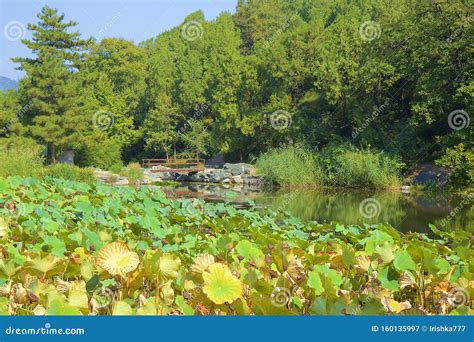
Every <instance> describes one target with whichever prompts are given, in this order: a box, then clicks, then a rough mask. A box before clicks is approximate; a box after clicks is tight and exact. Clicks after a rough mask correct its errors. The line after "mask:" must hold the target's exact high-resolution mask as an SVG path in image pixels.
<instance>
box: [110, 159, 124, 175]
mask: <svg viewBox="0 0 474 342" xmlns="http://www.w3.org/2000/svg"><path fill="white" fill-rule="evenodd" d="M122 169H123V163H122V162H118V163H115V164H112V165H111V166H110V167H109V171H110V172H112V173H116V174H119V173H120V172H121V171H122Z"/></svg>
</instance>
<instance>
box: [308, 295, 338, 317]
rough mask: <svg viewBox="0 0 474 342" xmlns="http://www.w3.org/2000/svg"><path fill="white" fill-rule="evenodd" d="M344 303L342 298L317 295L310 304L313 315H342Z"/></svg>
mask: <svg viewBox="0 0 474 342" xmlns="http://www.w3.org/2000/svg"><path fill="white" fill-rule="evenodd" d="M345 308H346V303H345V302H344V301H343V300H342V299H327V298H324V297H318V298H316V299H315V300H314V302H313V304H312V305H311V308H310V310H311V313H312V314H314V315H342V314H343V310H344V309H345Z"/></svg>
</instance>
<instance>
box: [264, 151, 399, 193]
mask: <svg viewBox="0 0 474 342" xmlns="http://www.w3.org/2000/svg"><path fill="white" fill-rule="evenodd" d="M257 167H258V168H259V172H260V173H262V174H264V175H266V176H267V177H268V178H269V179H270V180H272V181H274V182H276V183H278V184H280V185H283V186H303V187H306V186H308V185H309V186H321V185H327V186H340V187H361V188H373V189H388V188H397V187H398V186H399V185H400V178H401V176H400V175H401V169H402V167H403V163H401V162H399V161H398V160H397V159H396V158H392V157H389V156H388V155H385V154H383V153H375V152H373V151H370V150H356V149H354V148H352V147H350V146H343V145H338V146H337V147H334V146H332V145H330V146H328V147H327V148H325V149H323V150H322V151H320V152H318V151H312V150H310V149H308V148H307V147H303V146H301V145H285V146H283V147H280V148H277V149H272V150H269V151H268V152H266V153H264V154H262V155H261V156H260V157H259V158H258V159H257Z"/></svg>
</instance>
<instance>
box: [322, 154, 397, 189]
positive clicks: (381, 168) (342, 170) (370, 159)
mask: <svg viewBox="0 0 474 342" xmlns="http://www.w3.org/2000/svg"><path fill="white" fill-rule="evenodd" d="M335 161H336V167H335V170H336V171H335V173H334V174H333V177H332V179H331V182H332V183H333V185H336V186H347V187H362V188H374V189H388V188H397V187H399V186H400V171H401V169H402V168H403V166H404V164H403V163H401V162H400V161H399V160H398V159H397V158H392V157H390V156H388V155H386V154H384V153H382V152H372V151H370V150H357V151H345V152H343V153H341V154H339V155H337V156H336V158H335Z"/></svg>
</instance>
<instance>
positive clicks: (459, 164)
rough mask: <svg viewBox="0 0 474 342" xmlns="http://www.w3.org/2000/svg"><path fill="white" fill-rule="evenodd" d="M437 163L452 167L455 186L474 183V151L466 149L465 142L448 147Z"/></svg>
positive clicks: (452, 178)
mask: <svg viewBox="0 0 474 342" xmlns="http://www.w3.org/2000/svg"><path fill="white" fill-rule="evenodd" d="M436 165H439V166H444V167H447V168H449V169H451V171H452V175H451V180H452V184H453V186H455V187H458V186H471V185H472V184H473V183H474V153H473V152H472V150H469V149H467V150H466V148H465V147H464V144H458V145H456V146H454V148H447V149H446V151H445V154H444V155H443V156H442V157H441V158H440V159H438V160H437V161H436Z"/></svg>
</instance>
